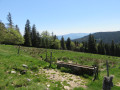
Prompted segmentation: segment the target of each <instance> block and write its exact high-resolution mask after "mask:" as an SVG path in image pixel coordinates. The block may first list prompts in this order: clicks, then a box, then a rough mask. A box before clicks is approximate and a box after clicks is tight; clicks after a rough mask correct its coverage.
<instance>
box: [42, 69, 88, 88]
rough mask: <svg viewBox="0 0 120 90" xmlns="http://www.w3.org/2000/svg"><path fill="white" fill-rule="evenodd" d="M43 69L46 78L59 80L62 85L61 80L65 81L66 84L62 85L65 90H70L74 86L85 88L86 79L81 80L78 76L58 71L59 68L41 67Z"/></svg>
mask: <svg viewBox="0 0 120 90" xmlns="http://www.w3.org/2000/svg"><path fill="white" fill-rule="evenodd" d="M43 71H44V72H45V73H46V75H47V76H48V79H51V80H55V81H61V84H62V85H63V82H66V83H67V85H66V86H64V88H65V89H66V90H70V89H73V88H75V87H83V88H86V86H85V83H86V81H85V80H83V79H82V78H81V77H80V76H76V75H73V74H69V73H64V72H60V71H59V70H54V69H48V70H47V69H43Z"/></svg>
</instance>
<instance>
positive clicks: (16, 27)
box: [15, 25, 20, 33]
mask: <svg viewBox="0 0 120 90" xmlns="http://www.w3.org/2000/svg"><path fill="white" fill-rule="evenodd" d="M15 30H17V31H18V33H20V30H19V27H18V25H15Z"/></svg>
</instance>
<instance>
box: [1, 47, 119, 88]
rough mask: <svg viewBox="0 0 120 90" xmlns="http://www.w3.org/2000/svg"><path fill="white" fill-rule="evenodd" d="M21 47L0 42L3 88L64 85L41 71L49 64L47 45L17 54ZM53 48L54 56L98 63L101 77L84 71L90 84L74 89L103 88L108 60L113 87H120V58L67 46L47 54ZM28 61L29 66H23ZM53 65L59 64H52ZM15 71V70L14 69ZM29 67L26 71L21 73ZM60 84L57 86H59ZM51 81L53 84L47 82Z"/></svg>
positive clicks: (81, 62)
mask: <svg viewBox="0 0 120 90" xmlns="http://www.w3.org/2000/svg"><path fill="white" fill-rule="evenodd" d="M17 50H18V47H17V46H12V45H0V69H1V70H0V89H2V90H4V89H6V90H8V89H9V90H14V89H16V90H21V89H22V90H26V89H31V90H32V89H36V90H45V89H47V88H49V89H50V90H61V89H64V87H63V86H62V85H61V83H60V81H54V80H50V79H47V76H46V74H45V73H40V70H41V69H43V68H46V67H48V66H49V63H47V62H45V61H44V60H45V58H46V49H42V48H31V47H21V50H20V54H19V55H18V54H17ZM50 52H52V53H53V59H54V60H59V61H65V62H70V61H72V62H73V63H76V62H77V63H79V64H82V65H89V66H91V65H93V64H97V65H99V70H100V73H99V79H98V80H95V81H94V82H93V81H92V79H93V77H90V76H87V75H84V76H81V77H83V78H84V79H85V80H86V81H87V83H86V86H87V88H82V87H80V88H78V87H77V88H74V89H75V90H84V89H86V90H88V89H89V90H101V89H102V81H103V77H104V76H106V64H105V62H106V60H108V61H109V73H110V75H113V76H114V78H113V83H114V87H113V88H112V90H119V89H120V86H117V85H119V84H118V83H120V72H119V71H120V58H119V57H113V56H105V55H97V54H88V53H80V52H73V51H67V50H66V51H65V50H53V49H48V50H47V57H48V58H50ZM23 64H24V65H27V67H23ZM52 68H56V66H55V65H54V64H52ZM12 71H15V73H12ZM23 71H26V72H25V73H22V72H23ZM56 84H57V86H56ZM48 85H50V86H48Z"/></svg>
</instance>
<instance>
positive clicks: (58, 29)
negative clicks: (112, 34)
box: [0, 0, 120, 35]
mask: <svg viewBox="0 0 120 90" xmlns="http://www.w3.org/2000/svg"><path fill="white" fill-rule="evenodd" d="M8 12H10V13H11V14H12V19H13V23H14V24H17V25H18V26H19V28H20V31H21V33H22V34H24V27H25V23H26V20H27V19H29V20H30V22H31V26H32V25H33V24H35V25H36V27H37V30H38V31H39V32H40V33H41V32H42V31H44V30H48V31H49V32H50V33H51V32H54V33H55V34H57V35H61V34H67V33H92V32H101V31H102V32H104V31H118V30H120V0H0V20H1V21H2V22H4V23H7V19H6V17H7V15H8Z"/></svg>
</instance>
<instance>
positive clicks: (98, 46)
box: [79, 34, 120, 56]
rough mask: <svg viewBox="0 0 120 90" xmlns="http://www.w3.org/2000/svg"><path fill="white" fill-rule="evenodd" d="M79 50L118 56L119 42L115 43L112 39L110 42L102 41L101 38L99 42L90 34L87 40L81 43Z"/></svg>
mask: <svg viewBox="0 0 120 90" xmlns="http://www.w3.org/2000/svg"><path fill="white" fill-rule="evenodd" d="M79 51H81V52H87V53H94V54H102V55H111V56H120V44H115V43H114V41H113V40H112V42H111V44H106V43H103V41H102V40H101V41H100V42H99V43H96V40H95V39H94V36H93V35H91V34H90V35H89V38H88V41H87V42H82V43H81V46H80V50H79Z"/></svg>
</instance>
